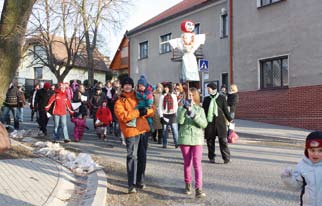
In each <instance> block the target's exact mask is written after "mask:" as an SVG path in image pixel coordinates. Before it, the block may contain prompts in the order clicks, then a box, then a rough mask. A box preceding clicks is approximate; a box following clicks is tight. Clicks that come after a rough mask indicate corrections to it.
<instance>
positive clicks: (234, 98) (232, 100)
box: [227, 93, 239, 113]
mask: <svg viewBox="0 0 322 206" xmlns="http://www.w3.org/2000/svg"><path fill="white" fill-rule="evenodd" d="M238 102H239V96H238V94H237V93H232V94H228V98H227V104H228V106H229V107H230V112H235V113H236V108H237V104H238Z"/></svg>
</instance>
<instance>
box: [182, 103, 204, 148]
mask: <svg viewBox="0 0 322 206" xmlns="http://www.w3.org/2000/svg"><path fill="white" fill-rule="evenodd" d="M192 112H193V113H194V114H195V117H194V118H191V117H189V116H188V115H187V110H186V109H185V108H183V107H181V106H180V107H179V109H178V116H177V121H178V124H180V129H179V139H178V143H179V145H203V142H204V129H205V128H206V126H207V124H208V122H207V118H206V115H205V112H204V109H203V108H202V107H200V106H198V105H192Z"/></svg>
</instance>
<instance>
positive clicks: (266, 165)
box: [22, 119, 303, 206]
mask: <svg viewBox="0 0 322 206" xmlns="http://www.w3.org/2000/svg"><path fill="white" fill-rule="evenodd" d="M28 120H29V119H28ZM91 123H92V122H91V120H89V121H88V125H90V126H91ZM35 125H36V124H35V123H31V122H28V121H27V122H25V123H24V124H23V125H22V126H23V127H25V128H30V127H34V126H35ZM70 126H71V125H70ZM49 130H52V121H50V124H49ZM69 132H70V133H72V128H70V129H69ZM71 137H72V135H71ZM245 139H247V137H246V136H241V138H240V141H239V142H238V144H235V145H230V148H231V153H232V161H233V162H232V164H227V165H226V164H222V160H221V158H220V157H219V156H217V160H218V163H217V164H210V163H208V161H207V153H206V151H207V149H206V146H205V147H204V155H203V160H204V161H203V170H204V172H203V176H204V191H205V192H206V194H207V197H206V198H205V199H204V200H201V201H196V200H195V198H194V197H193V196H186V195H184V194H183V187H184V182H183V164H182V156H181V153H180V150H179V149H174V146H173V145H171V146H169V147H168V148H167V149H163V148H161V145H158V144H155V143H150V144H149V149H148V163H147V171H146V176H147V185H148V186H149V185H153V186H155V185H159V187H162V188H164V189H166V190H167V191H168V196H164V197H163V199H167V200H169V205H223V206H266V205H267V206H281V205H283V206H287V205H298V201H297V198H298V197H297V194H296V193H293V192H289V191H287V190H286V189H285V188H284V187H283V185H282V183H281V181H280V172H281V171H282V169H283V168H284V167H287V166H294V165H295V164H296V162H297V161H299V160H300V158H301V157H302V154H303V149H301V148H298V147H295V146H291V145H288V146H287V145H280V144H269V143H265V144H261V143H259V142H252V141H247V140H245ZM170 144H171V141H170ZM71 146H73V147H76V148H79V149H80V150H82V151H84V152H88V153H91V154H95V155H98V156H100V157H103V158H105V159H108V160H112V161H115V162H119V163H120V164H123V165H125V154H126V151H125V147H124V146H122V145H121V144H120V142H119V140H118V139H117V138H115V137H110V138H109V139H108V142H103V141H99V140H98V139H97V137H96V136H95V134H94V133H93V130H92V129H91V130H89V131H87V132H86V133H85V136H84V139H83V141H82V142H80V143H72V144H71ZM218 152H219V150H218V148H217V154H219V153H218ZM123 183H124V187H127V186H126V182H123ZM147 190H148V189H147Z"/></svg>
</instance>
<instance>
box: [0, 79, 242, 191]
mask: <svg viewBox="0 0 322 206" xmlns="http://www.w3.org/2000/svg"><path fill="white" fill-rule="evenodd" d="M207 90H208V93H209V96H207V97H205V98H204V100H203V101H201V95H200V92H199V91H198V89H196V88H194V87H191V88H189V87H188V85H186V84H182V83H175V84H173V83H171V82H163V83H159V84H157V85H156V86H155V87H153V86H152V85H151V84H150V83H149V81H148V80H147V78H146V77H145V76H144V75H142V76H140V78H139V80H138V81H137V83H136V85H135V84H134V82H133V80H132V79H131V78H130V77H125V78H123V79H122V80H121V81H119V80H116V81H114V82H111V81H107V82H106V83H105V85H104V84H103V83H102V82H97V83H96V84H95V86H93V87H92V88H86V87H85V85H83V84H78V83H77V82H76V81H74V82H73V83H72V84H69V83H59V84H58V85H57V86H53V85H50V83H48V82H40V83H39V84H36V85H35V86H34V89H33V90H32V92H31V93H30V98H29V101H30V108H31V121H33V120H34V119H35V120H36V121H37V123H38V125H39V129H40V130H41V131H42V133H43V134H44V135H47V134H48V131H47V124H48V120H49V118H50V117H51V116H52V117H53V120H54V131H53V137H52V141H53V142H54V143H56V142H58V141H61V140H63V142H64V143H69V142H70V141H71V138H70V137H69V132H68V127H67V121H68V120H69V119H70V121H71V122H72V123H73V124H74V130H73V140H74V141H75V142H79V141H81V140H82V136H83V134H84V132H85V130H86V129H89V127H88V126H87V125H86V119H87V118H92V119H93V127H94V130H95V133H96V135H97V137H98V139H103V140H104V141H107V137H108V135H111V134H113V133H114V136H117V137H119V138H120V140H121V142H122V144H124V145H125V146H126V148H127V174H128V187H129V193H135V192H136V189H137V188H140V189H144V188H145V187H146V185H145V167H146V159H147V157H146V151H147V148H148V140H149V139H150V138H151V140H152V141H154V142H156V143H157V144H160V145H162V147H163V148H168V147H169V143H168V138H169V133H170V131H171V133H172V137H173V143H174V148H180V150H181V153H182V156H183V160H184V181H185V183H186V186H185V192H186V193H187V194H191V192H192V177H191V173H192V172H191V169H192V168H194V175H195V190H196V191H195V194H196V197H204V196H205V193H204V192H203V191H202V167H201V159H202V152H203V150H202V148H203V142H204V139H206V142H207V148H208V158H209V161H210V162H211V163H215V140H216V137H218V139H219V146H220V152H221V155H222V158H223V161H224V163H225V164H227V163H229V162H230V161H231V160H230V151H229V147H228V143H227V129H228V128H227V121H228V122H232V121H233V119H234V117H235V113H236V105H237V103H238V94H237V91H238V90H237V86H236V85H231V87H230V91H231V92H229V93H228V94H227V93H226V92H223V91H224V90H222V89H221V92H219V91H217V85H216V84H215V83H213V82H211V83H209V84H208V85H207ZM20 91H21V90H19V88H18V87H17V85H14V84H13V85H11V86H10V88H9V89H8V92H7V98H6V101H5V102H4V106H3V112H2V118H1V121H2V122H3V123H6V120H7V117H8V113H9V112H10V111H11V112H12V114H13V117H14V127H15V129H19V121H23V119H22V118H23V117H22V115H21V113H19V112H18V111H19V108H20V107H22V108H23V106H24V104H25V102H26V101H25V99H23V98H22V97H21V93H23V92H20ZM14 97H15V98H14ZM20 102H22V103H20ZM18 113H19V114H18ZM192 165H193V167H192Z"/></svg>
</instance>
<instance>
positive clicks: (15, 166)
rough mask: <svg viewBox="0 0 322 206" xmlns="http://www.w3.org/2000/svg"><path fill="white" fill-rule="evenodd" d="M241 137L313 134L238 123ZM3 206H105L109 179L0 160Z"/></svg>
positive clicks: (53, 165)
mask: <svg viewBox="0 0 322 206" xmlns="http://www.w3.org/2000/svg"><path fill="white" fill-rule="evenodd" d="M235 122H236V128H235V130H236V132H237V133H238V134H239V135H240V136H243V135H245V136H247V137H253V138H256V137H260V139H263V138H268V139H269V138H274V139H275V138H276V139H278V140H281V139H282V140H285V141H290V140H296V141H304V140H305V138H306V136H307V134H308V133H309V132H311V131H309V130H304V129H299V128H292V127H285V126H278V125H273V124H266V123H261V122H253V121H247V120H236V121H235ZM0 171H1V172H0V206H2V205H5V206H10V205H14V206H19V205H47V206H60V205H86V206H89V205H97V206H103V205H105V201H106V195H107V183H106V176H105V173H104V172H103V171H96V172H94V173H92V174H90V175H89V176H87V177H76V176H75V175H74V174H72V173H71V172H70V171H69V170H67V169H66V168H64V167H63V166H61V165H60V164H59V163H57V162H55V161H53V160H50V159H48V158H33V159H8V160H1V161H0Z"/></svg>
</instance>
